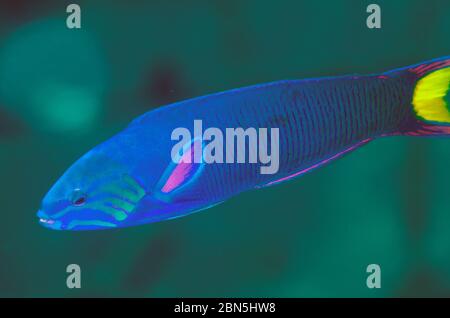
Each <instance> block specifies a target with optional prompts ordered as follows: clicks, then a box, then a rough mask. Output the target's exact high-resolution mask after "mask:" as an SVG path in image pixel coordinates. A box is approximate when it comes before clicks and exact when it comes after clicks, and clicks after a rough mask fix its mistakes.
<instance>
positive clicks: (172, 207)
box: [38, 57, 450, 230]
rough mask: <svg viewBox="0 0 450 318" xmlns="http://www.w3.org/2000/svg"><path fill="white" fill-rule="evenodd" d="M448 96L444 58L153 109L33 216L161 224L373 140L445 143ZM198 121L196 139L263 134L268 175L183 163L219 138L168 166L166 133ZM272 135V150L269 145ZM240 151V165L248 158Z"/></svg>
mask: <svg viewBox="0 0 450 318" xmlns="http://www.w3.org/2000/svg"><path fill="white" fill-rule="evenodd" d="M449 87H450V57H446V58H441V59H436V60H432V61H429V62H425V63H420V64H417V65H413V66H409V67H405V68H401V69H396V70H393V71H389V72H385V73H380V74H373V75H350V76H340V77H330V78H317V79H305V80H286V81H279V82H273V83H268V84H262V85H256V86H250V87H245V88H240V89H235V90H231V91H226V92H222V93H217V94H212V95H207V96H203V97H199V98H194V99H190V100H186V101H182V102H178V103H174V104H171V105H168V106H164V107H160V108H158V109H156V110H154V111H150V112H148V113H146V114H144V115H142V116H141V117H139V118H137V119H135V120H134V121H133V122H132V123H131V124H130V125H129V126H128V127H127V128H126V129H124V130H123V131H122V132H120V133H118V134H117V135H115V136H113V137H112V138H111V139H109V140H107V141H105V142H104V143H102V144H100V145H98V146H97V147H95V148H93V149H92V150H91V151H89V152H88V153H87V154H85V155H84V156H83V157H81V158H80V159H79V160H78V161H77V162H75V163H74V164H73V165H72V166H71V167H70V168H69V169H68V170H67V171H66V172H65V173H64V174H63V176H62V177H61V178H60V179H59V180H58V181H57V182H56V183H55V185H54V186H53V187H52V188H51V189H50V191H49V192H48V193H47V195H46V196H45V197H44V199H43V201H42V204H41V208H40V210H39V212H38V217H39V219H40V223H41V224H42V225H44V226H45V227H48V228H51V229H58V230H96V229H105V228H117V227H128V226H135V225H140V224H144V223H152V222H157V221H162V220H168V219H173V218H177V217H180V216H184V215H187V214H190V213H193V212H196V211H200V210H204V209H206V208H209V207H212V206H214V205H217V204H219V203H221V202H223V201H226V200H227V199H229V198H231V197H233V196H236V195H238V194H239V193H242V192H245V191H248V190H251V189H258V188H261V187H266V186H271V185H275V184H279V183H281V182H284V181H287V180H290V179H292V178H295V177H298V176H301V175H302V174H304V173H306V172H309V171H311V170H313V169H316V168H318V167H321V166H323V165H325V164H327V163H329V162H331V161H333V160H336V159H338V158H340V157H341V156H343V155H344V154H347V153H349V152H351V151H352V150H354V149H356V148H358V147H360V146H362V145H364V144H366V143H368V142H370V141H372V140H374V139H377V138H380V137H386V136H392V135H411V136H436V135H449V134H450V111H449V109H450V106H449V105H450V97H449V95H450V94H449ZM196 121H197V122H199V121H200V122H201V125H202V132H206V131H207V130H208V128H214V129H215V130H214V131H220V132H224V136H225V135H226V134H225V132H226V130H227V129H229V128H237V127H239V128H242V129H243V130H244V131H249V129H257V130H259V131H261V129H266V130H265V131H267V133H268V138H267V140H268V141H269V148H270V151H272V153H273V152H275V151H276V152H277V153H278V158H277V159H278V163H277V169H276V171H275V172H274V173H261V168H262V167H263V166H264V165H265V164H266V163H262V162H249V161H248V160H247V161H244V162H239V163H238V162H236V161H234V162H228V161H225V160H224V162H218V161H216V162H212V163H206V162H205V161H204V160H201V161H200V162H197V161H195V160H191V159H193V158H194V157H195V152H196V149H197V151H198V149H200V151H203V150H204V149H205V147H206V144H207V143H208V142H212V141H213V140H214V139H215V138H217V136H215V137H213V136H209V138H203V139H202V138H200V139H198V138H196V137H194V135H193V137H192V139H190V140H185V141H184V142H183V144H182V147H181V148H182V151H180V152H179V156H178V158H177V159H174V156H173V149H174V145H175V144H176V143H180V140H175V139H174V138H173V137H174V135H173V134H174V131H176V129H178V128H180V127H183V128H186V129H189V130H195V128H194V123H195V122H196ZM275 130H276V131H277V143H276V144H277V145H276V147H275V146H274V145H270V142H272V141H273V140H272V139H271V138H270V137H271V136H270V135H271V134H273V132H274V131H275ZM202 136H203V137H205V134H203V135H202ZM197 137H198V136H197ZM247 137H248V136H247ZM259 137H261V136H260V135H259ZM249 139H250V138H247V139H246V141H247V143H244V146H248V145H249V144H250V142H249ZM223 141H224V143H226V145H228V143H229V142H230V141H229V140H226V141H225V140H223ZM232 147H233V149H235V148H234V145H233V146H232ZM218 149H219V148H217V149H215V154H216V155H217V153H216V152H217V151H218ZM235 150H236V151H239V149H235ZM241 150H242V149H241ZM253 150H254V149H253ZM266 150H267V151H268V152H269V149H266ZM221 151H224V152H226V151H227V149H226V147H225V146H224V147H223V148H222V149H221ZM246 151H247V154H246V155H245V156H246V157H245V158H248V157H249V153H250V152H251V151H252V149H247V150H246ZM202 155H203V156H204V153H202ZM202 155H201V156H202ZM224 156H225V155H224Z"/></svg>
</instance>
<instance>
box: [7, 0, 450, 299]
mask: <svg viewBox="0 0 450 318" xmlns="http://www.w3.org/2000/svg"><path fill="white" fill-rule="evenodd" d="M373 2H376V3H378V4H379V5H380V6H381V8H382V29H381V30H370V29H368V28H367V27H366V18H367V16H368V14H367V13H366V7H367V5H369V4H370V3H373ZM70 3H71V2H66V1H33V2H32V1H23V0H14V1H12V0H11V1H4V0H2V1H1V2H0V177H1V191H0V204H1V209H0V213H1V222H0V296H3V297H10V296H19V297H47V296H61V297H79V296H114V297H115V296H125V297H128V296H138V297H141V296H142V297H169V296H170V297H180V296H182V297H188V296H191V297H200V296H208V297H212V296H240V297H246V296H257V297H265V296H273V297H315V296H321V297H349V296H357V297H393V296H399V297H409V296H450V196H449V195H448V194H449V187H448V182H449V180H450V165H449V162H450V140H446V139H421V138H413V137H395V138H386V139H382V140H377V141H375V142H373V143H371V144H369V145H367V146H365V147H363V148H361V149H359V150H358V151H356V152H355V153H353V154H351V155H349V156H346V157H345V158H344V159H342V160H339V161H337V162H335V163H333V164H331V165H329V166H327V167H325V168H323V169H319V170H317V171H315V172H314V173H311V174H308V175H306V176H304V177H302V178H300V179H297V180H295V181H292V182H289V183H286V184H283V185H281V186H278V187H274V188H268V189H263V190H260V191H254V192H250V193H245V194H242V195H240V196H238V197H236V198H234V199H232V200H230V201H228V202H226V203H224V204H222V205H220V206H218V207H215V208H213V209H210V210H208V211H205V212H202V213H198V214H194V215H192V216H189V217H186V218H181V219H177V220H173V221H168V222H162V223H156V224H150V225H144V226H140V227H135V228H127V229H118V230H111V231H99V232H56V231H50V230H48V229H44V228H43V227H41V226H39V225H38V222H37V218H36V216H35V213H36V211H37V209H38V207H39V204H40V200H41V198H42V197H43V195H44V194H45V193H46V191H47V190H48V189H49V187H50V186H51V185H52V184H53V182H54V181H56V180H57V178H58V177H59V176H60V175H61V174H62V173H63V172H64V170H65V169H66V168H67V167H68V166H69V165H70V164H71V163H73V162H74V161H75V160H76V159H77V158H78V157H80V156H81V155H82V154H83V153H85V152H86V151H87V150H89V149H90V148H92V147H93V146H95V145H96V144H98V143H99V142H101V141H103V140H105V139H107V138H108V137H110V136H112V135H113V134H114V133H116V132H118V131H119V130H121V129H122V128H124V127H125V126H126V125H127V123H128V122H129V121H130V120H132V119H133V118H135V117H136V116H138V115H139V114H142V113H143V112H145V111H147V110H151V109H154V108H156V107H158V106H159V105H163V104H167V103H170V102H173V101H176V100H182V99H185V98H190V97H194V96H199V95H203V94H207V93H212V92H217V91H221V90H226V89H231V88H236V87H241V86H245V85H250V84H255V83H262V82H269V81H274V80H280V79H295V78H305V77H319V76H334V75H342V74H347V73H372V72H380V71H385V70H389V69H393V68H397V67H400V66H406V65H409V64H414V63H417V62H420V61H424V60H427V59H431V58H435V57H439V56H444V55H450V19H449V15H450V2H449V1H447V0H441V1H438V0H414V1H413V0H395V1H392V0H390V1H381V0H377V1H358V0H345V1H344V0H341V1H338V0H335V1H312V0H309V1H300V0H292V1H287V0H283V1H279V0H277V1H275V0H273V1H261V0H252V1H249V0H227V1H219V0H217V1H206V0H204V1H184V0H172V1H133V2H132V3H131V2H125V1H95V2H94V1H89V2H87V1H76V3H78V4H79V5H80V6H81V10H82V16H81V19H82V22H81V23H82V28H81V29H79V30H77V29H72V30H70V29H67V28H66V17H67V15H68V14H67V13H66V6H67V5H68V4H70ZM71 263H76V264H79V265H80V266H81V270H82V288H81V289H78V290H69V289H68V288H67V287H66V277H67V274H66V271H65V270H66V266H67V265H68V264H71ZM372 263H376V264H380V266H381V271H382V283H381V284H382V288H381V289H377V290H369V289H368V288H367V287H366V277H367V275H368V274H367V273H366V267H367V265H368V264H372Z"/></svg>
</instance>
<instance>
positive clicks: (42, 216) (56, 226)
mask: <svg viewBox="0 0 450 318" xmlns="http://www.w3.org/2000/svg"><path fill="white" fill-rule="evenodd" d="M37 217H38V218H39V224H41V225H42V226H44V227H46V228H49V229H53V230H61V229H62V227H63V226H62V222H61V221H58V220H54V219H52V218H50V217H49V216H48V215H47V214H46V213H44V212H43V211H42V210H39V211H38V213H37Z"/></svg>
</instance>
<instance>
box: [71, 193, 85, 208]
mask: <svg viewBox="0 0 450 318" xmlns="http://www.w3.org/2000/svg"><path fill="white" fill-rule="evenodd" d="M86 199H87V196H86V194H85V193H84V192H83V191H81V190H80V189H75V190H73V193H72V198H71V202H72V205H74V206H82V205H84V204H85V203H86Z"/></svg>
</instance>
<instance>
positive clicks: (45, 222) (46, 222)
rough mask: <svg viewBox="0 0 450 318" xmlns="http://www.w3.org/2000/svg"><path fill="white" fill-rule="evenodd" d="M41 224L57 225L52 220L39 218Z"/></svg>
mask: <svg viewBox="0 0 450 318" xmlns="http://www.w3.org/2000/svg"><path fill="white" fill-rule="evenodd" d="M39 222H40V223H43V224H48V225H52V224H55V220H51V219H43V218H39Z"/></svg>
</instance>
